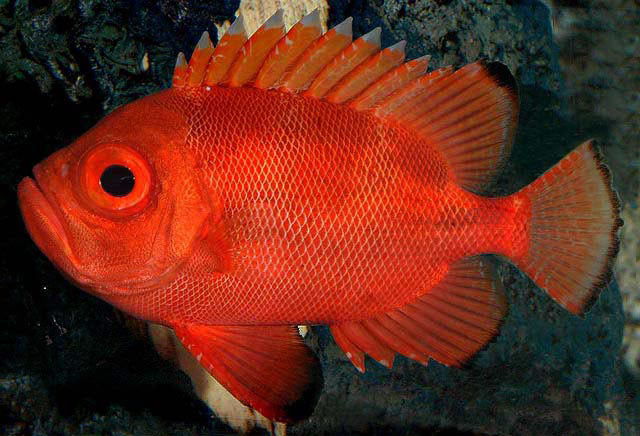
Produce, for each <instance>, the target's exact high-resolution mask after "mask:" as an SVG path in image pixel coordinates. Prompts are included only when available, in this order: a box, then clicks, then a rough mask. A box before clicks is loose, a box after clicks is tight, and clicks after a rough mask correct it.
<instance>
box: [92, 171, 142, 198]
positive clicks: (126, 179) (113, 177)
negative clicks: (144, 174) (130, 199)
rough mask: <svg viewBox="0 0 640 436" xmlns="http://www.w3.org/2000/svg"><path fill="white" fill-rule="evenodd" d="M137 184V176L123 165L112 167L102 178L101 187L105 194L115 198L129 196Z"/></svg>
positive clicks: (104, 172) (103, 173)
mask: <svg viewBox="0 0 640 436" xmlns="http://www.w3.org/2000/svg"><path fill="white" fill-rule="evenodd" d="M135 183H136V177H135V175H134V174H133V173H132V172H131V170H130V169H129V168H127V167H125V166H122V165H110V166H108V167H107V168H106V169H105V170H104V171H103V172H102V175H101V176H100V186H102V189H103V190H104V192H106V193H107V194H110V195H113V196H114V197H124V196H126V195H129V194H130V193H131V191H133V187H134V185H135Z"/></svg>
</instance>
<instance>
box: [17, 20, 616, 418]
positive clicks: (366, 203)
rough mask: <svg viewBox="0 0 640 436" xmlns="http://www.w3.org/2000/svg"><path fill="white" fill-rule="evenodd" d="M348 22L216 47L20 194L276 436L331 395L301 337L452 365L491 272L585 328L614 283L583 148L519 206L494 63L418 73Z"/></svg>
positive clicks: (490, 297) (489, 298) (106, 122)
mask: <svg viewBox="0 0 640 436" xmlns="http://www.w3.org/2000/svg"><path fill="white" fill-rule="evenodd" d="M351 26H352V19H351V18H348V19H346V20H345V21H343V22H342V23H340V24H338V25H336V26H335V27H333V28H332V29H330V30H328V31H327V32H324V33H323V31H322V28H321V21H320V18H319V13H318V11H317V10H316V11H314V12H312V13H310V14H308V15H306V16H305V17H303V18H302V19H301V20H300V21H299V22H298V23H297V24H295V25H294V26H293V27H292V28H291V29H289V30H288V31H287V30H286V29H285V25H284V23H283V14H282V11H278V12H276V13H275V14H274V15H273V16H272V17H271V18H269V19H268V20H267V21H266V22H264V24H263V25H262V26H261V27H260V28H258V30H256V31H255V32H254V33H253V34H252V35H248V34H247V32H246V31H245V30H244V27H243V19H242V16H240V17H238V18H237V19H236V21H235V22H234V23H233V25H231V27H229V28H228V30H227V31H226V33H225V34H224V35H223V36H222V37H221V38H220V40H219V41H218V44H217V45H216V46H214V45H213V43H212V42H211V40H210V38H209V36H208V34H207V33H206V32H205V33H204V34H203V35H202V38H201V39H200V41H199V42H198V44H197V46H196V47H195V49H194V51H193V54H192V56H191V57H190V60H189V61H188V62H187V60H186V57H185V55H184V54H183V53H180V54H179V55H178V58H177V62H176V66H175V70H174V73H173V79H172V86H171V87H170V88H169V89H165V90H163V91H160V92H158V93H155V94H152V95H149V96H146V97H143V98H141V99H138V100H136V101H134V102H131V103H129V104H126V105H124V106H122V107H120V108H118V109H116V110H114V111H113V112H112V113H110V114H109V115H107V116H106V117H105V118H103V119H102V120H101V121H100V122H98V124H96V125H95V126H94V127H93V128H91V129H90V130H89V131H87V132H86V133H85V134H83V135H82V136H80V137H79V138H78V139H77V140H76V141H74V142H73V143H72V144H70V145H69V146H67V147H64V148H62V149H60V150H58V151H56V152H55V153H53V154H52V155H51V156H49V157H48V158H46V159H45V160H44V161H42V162H41V163H39V164H37V165H35V166H34V168H33V177H25V178H24V179H23V180H22V181H21V182H20V183H19V186H18V202H19V206H20V210H21V213H22V216H23V220H24V223H25V226H26V228H27V230H28V232H29V234H30V236H31V238H32V239H33V241H34V242H35V244H36V245H37V246H38V247H39V249H40V250H41V251H42V252H43V253H44V254H45V255H46V256H47V257H48V258H49V259H50V261H51V262H52V263H53V264H54V265H55V266H56V267H57V268H58V269H59V270H60V271H61V272H62V273H63V274H64V275H65V276H66V277H67V278H68V279H69V280H70V281H71V282H73V283H74V284H75V285H76V286H77V287H79V288H80V289H82V290H84V291H86V292H88V293H90V294H92V295H94V296H96V297H97V298H100V299H102V300H104V301H106V302H108V303H110V304H112V305H113V306H115V307H116V308H118V309H120V310H122V311H124V312H125V313H127V314H129V315H131V316H133V317H136V318H139V319H142V320H146V321H148V322H150V323H154V324H158V325H161V326H164V327H166V328H168V329H171V330H172V331H173V334H174V335H175V338H177V340H179V341H180V344H182V347H183V348H184V349H186V350H187V351H188V352H189V353H190V354H191V355H192V356H193V358H194V359H195V361H196V362H198V364H199V365H201V366H202V368H203V369H204V370H205V371H206V372H207V373H208V374H210V375H211V376H213V377H214V378H215V379H216V380H217V381H218V382H219V383H220V384H221V385H222V386H224V388H226V389H227V390H228V391H229V392H230V393H231V394H232V395H233V396H235V397H236V398H237V399H238V400H239V401H240V402H242V403H243V404H246V405H248V406H250V407H251V408H254V409H255V410H257V411H258V412H260V413H261V414H262V415H264V416H265V417H266V418H268V419H270V420H272V421H274V422H285V423H288V422H295V421H297V420H300V419H304V418H306V417H308V416H310V414H311V413H312V411H313V408H314V407H315V402H316V401H317V397H318V393H319V392H320V391H321V389H322V385H323V378H322V371H321V366H320V363H319V361H318V359H317V357H316V356H315V355H314V353H312V352H311V350H310V348H309V347H308V346H307V345H306V344H305V343H304V341H303V339H302V338H301V337H300V335H299V334H298V330H297V327H296V326H298V325H328V326H329V328H330V331H331V333H332V336H333V338H334V339H335V342H336V343H337V345H338V346H339V347H340V348H341V349H342V350H343V351H344V353H345V355H346V357H347V358H348V359H349V360H350V361H351V362H352V363H353V366H354V367H355V368H356V369H357V370H359V371H360V372H364V371H365V356H367V355H368V356H370V357H371V358H372V359H373V360H375V361H376V362H378V363H379V364H381V365H384V366H386V367H388V368H391V367H392V365H393V362H394V358H395V356H396V355H398V354H400V355H403V356H406V357H407V358H409V359H413V360H415V361H417V362H420V363H422V364H424V365H427V364H428V363H429V361H431V360H434V361H437V362H440V363H442V364H444V365H448V366H461V365H462V364H463V363H464V362H466V361H468V360H469V359H470V358H471V357H472V356H473V355H474V354H476V353H477V352H478V351H479V350H481V349H483V347H485V346H486V344H487V343H488V342H489V341H490V340H491V339H492V338H493V337H494V336H495V335H496V334H497V333H498V330H499V327H500V324H501V321H502V320H503V319H504V317H505V316H506V314H507V310H508V307H507V299H506V297H505V294H504V289H503V287H502V285H501V283H500V281H499V279H498V277H497V275H496V272H495V270H494V267H493V261H492V258H491V257H488V256H485V255H487V254H492V255H497V256H501V257H502V258H504V259H506V260H508V261H509V262H511V263H512V264H514V265H515V266H517V267H518V268H519V269H520V270H521V271H522V272H524V273H525V274H527V275H528V276H529V277H530V278H531V279H532V280H533V281H534V282H535V283H536V285H537V286H539V287H540V288H541V289H543V290H544V291H546V293H547V294H548V295H549V296H550V297H551V298H552V299H553V300H555V301H556V302H557V303H558V304H559V305H560V306H561V307H563V308H564V309H566V310H567V311H568V312H570V313H572V314H575V315H581V314H583V313H584V312H585V311H586V310H587V309H588V307H589V305H590V304H591V303H592V302H594V301H595V300H596V299H597V296H598V294H599V292H600V290H601V289H602V287H603V286H605V285H606V284H607V282H608V280H609V277H610V273H611V265H612V262H613V259H614V257H615V255H616V252H617V249H618V230H619V228H620V226H621V225H622V221H621V220H620V218H619V212H620V210H619V209H620V207H619V202H618V199H617V195H616V193H615V191H614V190H613V188H612V186H611V175H610V172H609V170H608V168H607V167H606V165H605V164H604V163H603V160H602V157H601V155H600V153H599V151H598V148H597V146H596V144H595V142H594V141H593V140H588V141H586V142H584V143H582V144H581V145H579V146H577V147H576V148H575V149H574V150H573V151H572V152H570V153H569V154H568V155H567V156H565V157H564V158H563V159H561V160H560V161H559V162H558V163H557V164H556V165H554V166H553V167H551V168H550V169H549V170H547V171H546V172H545V173H544V174H542V175H541V176H540V177H539V178H537V179H536V180H534V181H533V182H532V183H530V184H529V185H527V186H525V187H524V188H522V189H520V190H518V191H517V192H514V193H512V194H510V195H506V196H502V197H488V196H486V195H483V194H482V193H483V192H485V191H486V190H487V188H488V187H489V186H490V185H491V183H492V182H493V181H494V180H495V178H496V176H497V175H499V174H500V171H501V169H502V168H503V167H504V165H505V162H506V161H507V160H508V158H509V155H510V151H511V148H512V145H513V142H514V138H515V134H516V130H517V123H518V111H519V99H518V93H517V82H516V80H515V78H514V77H513V75H512V74H511V73H510V71H509V69H508V68H507V67H506V66H504V65H503V64H501V63H498V62H484V61H478V62H474V63H471V64H468V65H466V66H463V67H461V68H459V69H454V68H452V67H443V68H437V69H432V70H429V68H428V64H429V57H428V56H424V57H420V58H417V59H413V60H409V61H406V60H405V53H404V48H405V43H404V41H401V42H399V43H397V44H394V45H392V46H390V47H387V48H384V49H382V47H381V43H380V33H381V32H380V28H376V29H374V30H372V31H371V32H369V33H367V34H365V35H363V36H361V37H360V38H358V39H356V40H353V35H352V27H351Z"/></svg>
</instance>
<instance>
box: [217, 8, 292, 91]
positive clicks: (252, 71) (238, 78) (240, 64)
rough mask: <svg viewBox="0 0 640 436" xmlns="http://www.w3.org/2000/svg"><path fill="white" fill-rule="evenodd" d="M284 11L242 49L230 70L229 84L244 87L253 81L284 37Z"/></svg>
mask: <svg viewBox="0 0 640 436" xmlns="http://www.w3.org/2000/svg"><path fill="white" fill-rule="evenodd" d="M283 14H284V10H283V9H278V12H276V13H275V14H273V15H272V16H271V18H269V19H268V20H267V21H266V22H265V23H264V24H263V25H262V26H261V27H260V28H259V29H258V30H256V33H254V34H253V35H251V38H249V40H248V41H247V42H245V43H244V45H243V46H242V48H241V49H240V53H241V54H242V56H238V57H236V59H235V60H234V61H233V65H231V69H230V70H229V78H228V84H229V86H231V87H238V86H243V85H245V84H247V83H248V82H250V81H251V80H253V79H254V78H255V77H256V75H257V74H258V71H259V70H260V67H261V66H262V64H263V62H264V60H265V59H266V57H267V55H268V54H269V52H270V51H271V49H272V48H273V46H274V45H276V43H277V42H278V41H279V40H280V38H282V37H283V36H284V21H283Z"/></svg>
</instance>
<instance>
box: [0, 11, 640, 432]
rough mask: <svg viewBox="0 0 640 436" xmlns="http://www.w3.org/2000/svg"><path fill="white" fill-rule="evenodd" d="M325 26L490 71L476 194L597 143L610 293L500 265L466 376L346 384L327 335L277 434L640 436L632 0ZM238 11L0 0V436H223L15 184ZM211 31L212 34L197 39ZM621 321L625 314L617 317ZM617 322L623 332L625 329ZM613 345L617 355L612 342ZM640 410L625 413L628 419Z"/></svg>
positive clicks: (335, 15)
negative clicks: (499, 153)
mask: <svg viewBox="0 0 640 436" xmlns="http://www.w3.org/2000/svg"><path fill="white" fill-rule="evenodd" d="M329 5H330V11H329V25H330V26H332V25H334V24H336V23H338V22H340V21H341V20H342V19H344V18H346V17H347V16H353V17H354V34H355V35H356V36H359V35H360V34H363V33H365V32H366V31H368V30H370V29H371V28H373V27H375V26H378V25H380V26H382V28H383V43H384V45H389V44H391V43H393V42H396V41H397V40H399V39H406V40H407V41H408V46H407V49H408V50H407V51H408V57H410V58H411V57H416V56H419V55H421V54H424V53H428V54H430V55H431V56H432V67H433V68H436V67H439V66H442V65H445V64H453V65H456V66H461V65H463V64H465V63H467V62H470V61H473V60H476V59H478V58H485V59H489V60H499V61H502V62H503V63H505V64H506V65H508V66H509V68H510V69H511V71H512V72H513V73H514V75H515V76H516V78H517V80H518V83H519V86H520V93H521V113H520V128H519V131H518V135H517V138H516V145H515V147H514V153H513V159H512V161H511V163H510V165H509V166H508V168H507V169H506V171H505V173H504V174H503V176H502V177H501V178H500V180H499V181H498V182H497V184H496V186H494V187H493V188H492V190H491V192H490V193H493V194H501V193H508V192H512V191H514V190H516V189H518V188H520V187H522V186H524V185H525V184H527V183H528V182H530V181H531V180H533V179H534V178H535V177H536V176H538V175H540V174H541V173H542V172H543V171H544V170H545V169H547V168H548V167H550V166H551V165H552V164H553V163H555V162H556V161H557V160H558V159H560V158H561V157H562V156H563V155H564V154H566V153H567V152H568V151H569V150H571V149H572V148H573V147H574V146H575V145H577V144H579V143H580V142H581V141H582V140H584V139H587V138H590V137H595V138H598V139H599V141H600V144H601V146H602V149H603V151H604V154H605V156H606V159H607V161H608V162H609V163H610V165H611V167H612V171H613V174H614V183H615V184H616V188H617V189H618V190H619V192H620V195H621V197H622V200H623V205H624V208H625V209H624V218H625V220H626V222H627V225H626V226H625V230H624V233H623V238H624V239H623V244H622V251H621V254H620V256H619V260H618V265H617V270H616V276H617V278H618V283H619V286H618V284H617V283H616V282H615V281H614V282H612V283H611V285H610V286H609V287H608V288H607V289H604V290H603V292H602V295H601V297H600V299H599V301H598V302H597V303H596V304H595V305H594V306H593V308H592V309H591V311H590V312H589V313H588V314H587V315H586V316H585V318H584V319H580V318H577V317H573V316H571V315H570V314H568V313H566V312H564V311H562V310H561V309H559V308H558V307H557V306H556V305H555V304H553V303H552V302H551V301H550V300H549V298H547V297H546V296H545V295H543V293H542V292H541V291H540V290H538V289H537V288H536V287H535V286H534V285H533V283H532V282H531V281H530V280H529V279H527V278H526V277H524V276H523V274H521V273H520V272H518V271H517V270H516V269H515V268H513V267H511V266H509V265H506V264H500V268H499V270H500V274H501V277H502V279H503V282H504V283H505V288H506V290H507V296H508V298H509V301H510V303H511V306H510V311H509V314H508V316H507V318H506V320H505V323H504V325H503V328H502V330H501V333H500V334H499V335H498V336H497V338H496V339H495V340H494V341H493V342H492V343H490V344H489V345H488V346H487V347H486V349H485V350H484V351H482V352H480V353H479V354H478V355H477V356H476V357H475V358H474V359H472V360H471V361H470V362H469V363H468V365H467V366H466V367H465V368H463V369H453V368H447V367H444V366H442V365H439V364H437V363H432V364H430V365H429V367H427V368H424V367H422V366H420V365H417V364H414V363H413V362H411V361H408V360H405V359H403V358H398V359H397V360H396V366H395V367H394V369H393V370H391V371H389V370H386V369H384V368H382V367H379V366H378V365H377V364H375V363H374V362H373V361H368V362H367V366H368V370H367V373H366V374H365V375H364V376H362V375H360V374H359V373H357V372H356V371H355V370H354V368H353V367H352V366H351V364H350V363H349V362H348V361H347V359H346V357H344V356H343V355H342V353H341V352H340V350H339V349H338V348H337V346H336V345H335V344H334V343H333V341H332V340H331V338H330V335H329V333H328V330H327V329H326V328H324V327H314V328H313V329H312V331H311V334H310V335H309V336H308V342H309V344H310V345H311V346H312V347H313V348H314V349H315V350H316V352H317V353H318V355H319V356H320V358H321V361H322V365H323V368H324V374H325V389H324V391H323V394H322V396H321V398H320V401H319V403H318V406H317V408H316V411H315V413H314V414H313V415H312V417H311V418H310V419H309V420H307V421H304V422H302V423H300V424H298V425H296V426H293V427H291V428H290V429H289V433H290V434H406V435H412V434H439V435H449V434H469V435H471V434H525V435H526V434H532V435H533V434H535V435H540V434H543V435H551V434H564V435H572V434H575V435H590V434H594V435H605V434H606V435H633V434H639V433H640V422H639V421H638V412H637V411H638V410H640V401H639V400H638V392H639V391H640V390H639V389H638V387H639V385H640V370H639V369H638V367H639V364H638V359H639V356H640V330H639V327H638V326H639V324H640V296H639V294H638V292H639V285H638V279H637V271H638V244H639V242H638V218H639V217H638V167H639V166H640V164H639V162H640V159H639V157H638V150H639V144H640V141H639V139H640V132H639V130H640V127H639V126H640V120H638V115H637V110H638V100H639V99H638V94H639V89H640V86H639V83H638V81H639V77H640V74H638V73H640V71H639V65H638V61H639V59H638V53H639V45H640V41H639V39H640V37H639V36H638V35H639V34H640V33H639V32H638V30H639V29H640V26H639V24H640V5H639V4H638V2H637V1H632V0H627V1H625V0H612V1H605V0H601V1H597V0H583V1H567V0H564V1H556V2H540V1H534V0H521V1H517V0H511V1H507V0H495V1H489V0H484V1H468V0H466V1H465V0H447V1H444V0H422V1H420V0H413V1H412V0H406V1H393V0H386V1H382V0H370V1H364V0H360V1H358V0H352V1H330V2H329ZM237 7H238V2H237V1H231V0H225V1H211V2H202V1H197V0H161V1H143V0H75V1H72V0H57V1H51V0H15V1H7V0H0V95H1V96H2V98H1V99H0V132H1V134H0V162H1V165H2V171H0V226H1V228H2V229H3V237H2V238H0V253H2V254H1V255H0V307H1V308H2V312H1V314H0V356H1V357H0V433H1V434H7V435H31V434H37V435H49V434H136V435H138V434H225V433H229V432H231V430H230V428H229V427H227V426H226V425H225V424H222V423H221V422H220V421H217V420H216V419H212V418H211V417H210V412H209V410H208V409H207V408H206V406H204V405H203V404H202V403H201V402H200V401H199V400H198V399H197V398H196V397H195V396H194V395H193V394H192V392H191V387H190V382H189V380H188V378H187V377H186V376H185V375H184V374H182V373H181V372H179V371H178V370H176V369H175V368H174V367H173V366H172V365H171V364H169V363H167V362H165V361H163V360H161V359H160V358H159V357H158V356H157V355H156V353H155V351H154V350H153V348H152V347H151V345H150V344H149V343H148V341H146V340H144V338H142V339H141V338H140V335H135V334H134V333H132V331H131V329H130V328H129V327H128V326H127V322H126V321H123V318H122V316H121V315H119V314H118V313H116V312H115V311H114V310H113V309H112V308H111V307H110V306H108V305H106V304H104V303H102V302H100V301H98V300H96V299H94V298H92V297H90V296H88V295H86V294H84V293H82V292H79V291H78V290H76V289H74V288H73V286H71V285H69V284H68V283H67V282H66V281H65V280H64V279H63V278H62V277H61V276H60V275H59V274H58V273H57V272H56V271H55V269H54V268H53V267H52V266H51V265H50V264H49V263H48V261H47V260H46V259H45V258H44V257H43V256H42V255H41V254H40V253H39V252H38V250H37V249H36V248H35V246H34V245H33V244H32V243H31V241H30V239H29V237H28V235H27V234H26V233H25V231H24V228H23V225H22V222H21V218H20V216H19V212H18V209H17V204H16V193H15V188H16V185H17V183H18V182H19V180H20V179H21V178H22V177H23V176H25V175H28V174H29V173H30V172H31V168H32V166H33V165H34V164H35V163H37V162H38V161H40V160H41V159H43V158H44V157H46V156H47V155H49V154H50V153H51V152H53V151H54V150H56V149H58V148H59V147H61V146H64V145H66V144H68V143H69V142H71V141H72V140H73V139H74V138H75V137H77V136H78V135H80V134H81V133H83V132H84V131H85V130H87V129H88V128H89V127H91V125H93V124H94V123H95V122H97V121H98V120H99V119H100V118H101V117H102V116H103V115H104V114H105V113H107V112H109V111H110V110H112V109H113V108H115V107H116V106H118V105H120V104H123V103H126V102H128V101H131V100H133V99H135V98H137V97H140V96H143V95H146V94H149V93H151V92H153V91H156V90H159V89H162V88H165V87H167V86H168V85H169V81H170V77H171V71H172V68H173V65H174V62H175V56H176V53H177V52H178V51H184V52H186V53H190V52H191V50H192V47H193V46H194V45H195V43H196V42H197V40H198V38H199V36H200V33H201V32H202V30H205V29H209V30H210V31H213V29H214V25H213V23H219V24H220V23H222V22H223V21H224V20H227V19H231V18H232V17H233V13H234V11H235V10H236V9H237ZM212 34H213V32H212ZM623 312H624V313H623ZM625 314H626V317H627V321H626V324H625V318H624V315H625ZM623 342H624V347H623ZM634 412H635V413H634Z"/></svg>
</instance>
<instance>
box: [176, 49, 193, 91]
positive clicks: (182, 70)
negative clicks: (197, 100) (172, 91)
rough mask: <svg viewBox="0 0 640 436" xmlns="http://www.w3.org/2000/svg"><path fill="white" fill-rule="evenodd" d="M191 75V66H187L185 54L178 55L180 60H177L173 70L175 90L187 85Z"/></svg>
mask: <svg viewBox="0 0 640 436" xmlns="http://www.w3.org/2000/svg"><path fill="white" fill-rule="evenodd" d="M188 75H189V65H187V59H186V58H185V56H184V53H182V52H180V53H178V58H177V59H176V66H175V68H174V69H173V84H172V86H173V87H174V88H180V87H182V86H184V85H185V83H186V81H187V76H188Z"/></svg>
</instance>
